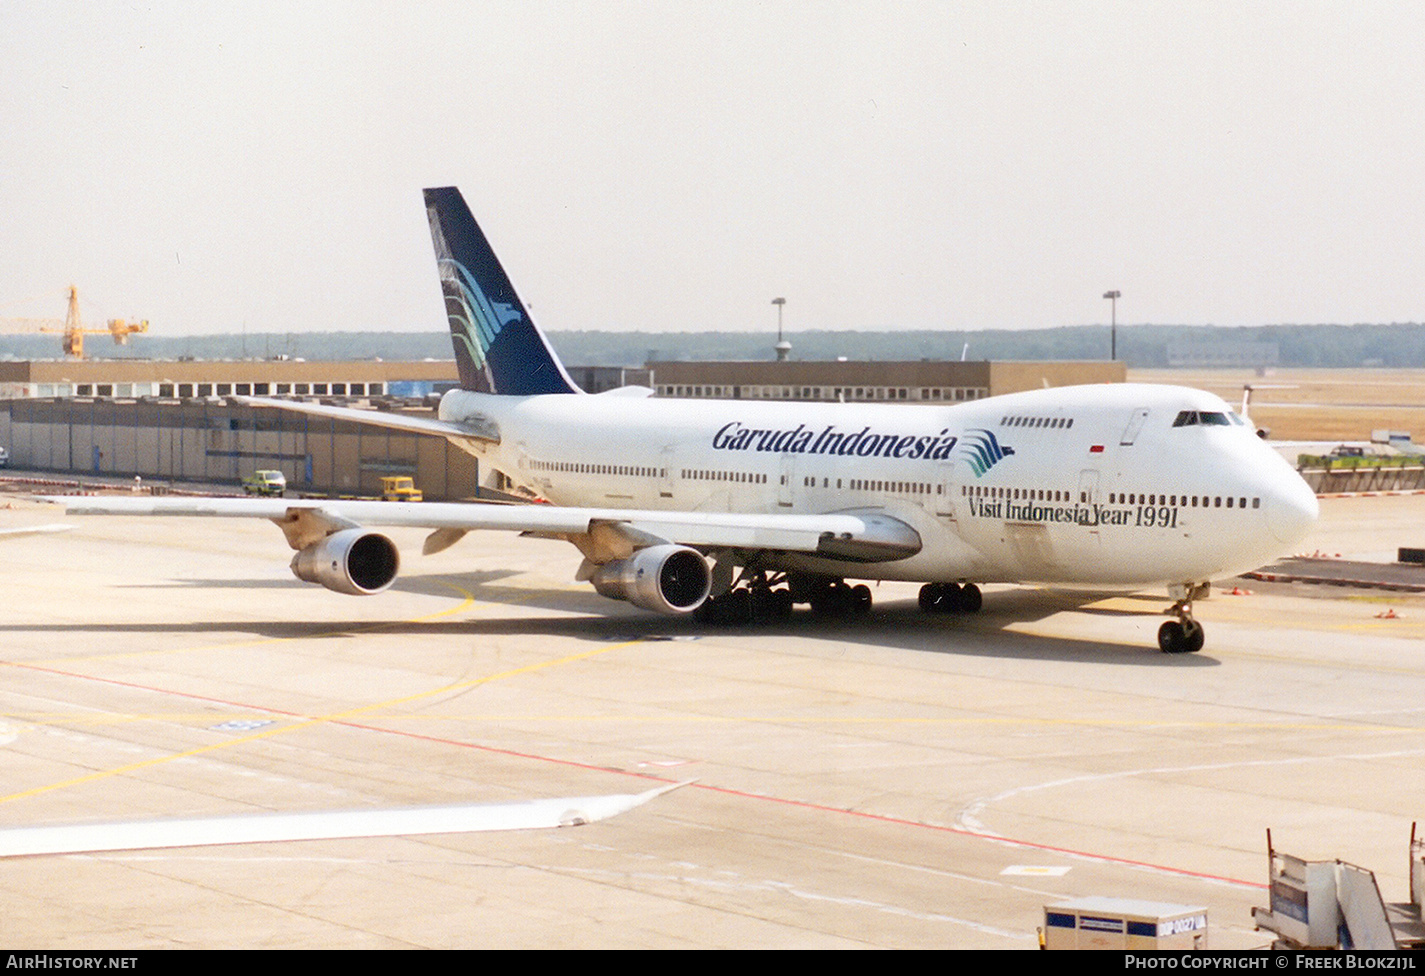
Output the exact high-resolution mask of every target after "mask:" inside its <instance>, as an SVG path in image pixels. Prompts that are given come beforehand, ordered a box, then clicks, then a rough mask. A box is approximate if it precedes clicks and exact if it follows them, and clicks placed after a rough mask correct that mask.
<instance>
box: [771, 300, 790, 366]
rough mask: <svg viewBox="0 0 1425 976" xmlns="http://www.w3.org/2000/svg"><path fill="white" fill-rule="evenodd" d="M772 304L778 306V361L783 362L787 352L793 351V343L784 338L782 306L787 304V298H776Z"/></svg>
mask: <svg viewBox="0 0 1425 976" xmlns="http://www.w3.org/2000/svg"><path fill="white" fill-rule="evenodd" d="M772 304H773V305H775V306H777V362H779V363H780V362H782V361H783V360H785V359H786V358H787V353H789V352H791V351H792V344H791V343H790V342H787V341H786V340H784V339H783V338H782V307H783V306H784V305H786V304H787V300H786V299H785V298H774V299H772Z"/></svg>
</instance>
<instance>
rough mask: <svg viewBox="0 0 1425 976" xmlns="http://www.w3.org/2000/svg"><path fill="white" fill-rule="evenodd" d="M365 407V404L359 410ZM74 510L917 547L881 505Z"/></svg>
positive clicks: (127, 506) (874, 551)
mask: <svg viewBox="0 0 1425 976" xmlns="http://www.w3.org/2000/svg"><path fill="white" fill-rule="evenodd" d="M362 412H365V411H362ZM49 500H50V501H52V502H56V503H58V504H62V505H64V506H65V510H66V512H67V513H68V514H72V515H170V516H171V515H193V516H208V517H219V518H265V519H271V520H272V521H274V522H276V523H277V524H278V526H279V527H281V528H282V530H283V531H284V532H285V533H286V535H287V541H288V543H289V544H290V545H291V546H292V548H293V549H303V548H305V547H306V546H308V545H310V544H311V543H312V542H314V541H317V540H319V539H321V538H323V537H324V536H326V535H328V534H330V533H331V532H333V531H337V530H338V529H342V528H350V527H355V526H409V527H415V528H427V529H433V530H435V531H434V532H433V533H432V535H431V537H430V538H429V539H427V542H426V547H425V551H426V553H427V554H429V553H432V552H439V551H440V550H441V549H444V548H446V547H448V546H449V545H452V544H453V543H454V542H456V541H458V540H459V539H460V537H461V536H462V535H464V534H465V533H466V532H470V531H474V530H477V529H503V530H505V531H512V532H523V533H529V534H532V535H541V536H552V537H556V538H567V537H573V536H593V537H597V536H599V535H600V534H601V533H602V534H603V535H605V536H609V535H610V534H611V535H612V536H616V537H617V538H618V539H619V540H622V543H621V544H622V545H623V546H624V547H627V548H632V549H637V548H642V547H644V546H647V545H656V544H659V543H665V542H668V543H677V544H679V545H684V546H693V547H697V548H704V549H762V550H780V551H786V552H801V553H812V554H815V555H820V556H827V557H831V558H837V559H851V560H857V561H863V562H880V561H885V560H891V559H904V558H906V557H908V556H913V555H915V554H916V553H917V552H919V551H920V548H921V539H920V535H919V533H917V532H916V531H915V530H914V529H913V528H911V527H910V526H909V525H906V524H905V523H904V522H902V521H900V520H899V519H895V518H891V517H890V516H888V515H885V514H882V513H880V512H876V511H861V512H843V513H836V514H828V515H776V514H772V515H766V514H738V513H732V512H669V511H659V510H630V509H616V508H610V509H601V508H565V507H559V506H554V505H498V504H486V503H479V502H381V501H339V500H326V499H284V498H175V497H171V496H168V497H164V496H160V497H142V496H141V497H123V496H116V497H104V496H99V495H91V496H57V497H52V498H50V499H49ZM609 541H610V542H611V543H612V544H613V545H614V546H615V547H618V546H619V545H620V543H619V542H618V541H615V540H613V539H610V540H609Z"/></svg>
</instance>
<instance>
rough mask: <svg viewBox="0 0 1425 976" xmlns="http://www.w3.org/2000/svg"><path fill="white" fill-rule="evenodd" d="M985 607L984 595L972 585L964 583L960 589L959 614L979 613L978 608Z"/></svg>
mask: <svg viewBox="0 0 1425 976" xmlns="http://www.w3.org/2000/svg"><path fill="white" fill-rule="evenodd" d="M984 605H985V597H984V594H982V593H981V592H980V588H979V587H978V586H976V585H975V584H974V583H966V584H965V585H964V586H962V587H960V612H961V613H979V612H980V607H982V606H984Z"/></svg>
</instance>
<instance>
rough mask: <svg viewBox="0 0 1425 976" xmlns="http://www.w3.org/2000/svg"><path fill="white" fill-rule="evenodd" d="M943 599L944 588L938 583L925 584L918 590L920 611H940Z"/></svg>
mask: <svg viewBox="0 0 1425 976" xmlns="http://www.w3.org/2000/svg"><path fill="white" fill-rule="evenodd" d="M944 599H945V587H944V586H943V585H942V584H940V583H926V584H925V585H924V586H922V587H921V588H920V609H922V610H924V611H925V612H926V613H934V612H935V611H937V610H939V609H940V604H941V602H942V601H943V600H944Z"/></svg>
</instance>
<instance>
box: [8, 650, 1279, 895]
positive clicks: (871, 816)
mask: <svg viewBox="0 0 1425 976" xmlns="http://www.w3.org/2000/svg"><path fill="white" fill-rule="evenodd" d="M6 663H8V664H9V666H10V667H16V668H26V669H28V670H31V671H40V672H43V673H46V674H53V675H58V676H60V677H66V678H78V679H80V680H83V681H98V682H101V683H103V684H110V685H117V686H119V687H121V688H131V689H134V690H136V691H147V692H151V693H154V694H159V695H171V696H174V697H177V698H187V699H191V700H193V701H202V702H211V703H213V704H217V705H225V706H227V707H229V708H237V709H245V710H248V711H254V712H267V713H269V714H272V715H284V716H288V717H291V718H296V719H316V718H319V716H312V715H308V714H304V713H301V712H290V711H286V710H285V709H280V708H271V707H268V706H264V705H249V704H247V703H245V702H235V701H229V700H227V699H224V698H214V697H212V696H210V695H198V694H194V693H192V692H187V691H174V690H172V689H168V688H155V687H153V686H151V685H141V684H137V683H135V682H132V681H120V680H119V679H117V678H102V677H99V676H97V675H88V674H78V673H76V672H73V671H63V670H60V669H59V668H49V667H45V666H43V665H38V664H26V663H23V662H14V661H11V662H6ZM322 721H325V722H326V723H327V724H329V725H340V726H344V727H346V728H351V729H359V730H362V731H365V732H376V733H380V734H383V735H396V736H402V737H405V738H408V739H416V740H418V741H423V742H431V743H436V744H439V745H448V746H454V747H456V748H460V749H472V750H475V751H477V752H483V753H489V754H491V755H496V756H507V757H509V758H512V759H527V760H530V761H533V762H542V763H552V764H554V765H557V766H567V767H570V768H572V769H582V770H587V771H590V772H599V773H612V774H614V775H617V776H631V777H633V778H635V779H641V780H646V781H649V782H655V783H678V782H682V781H681V780H679V779H675V778H673V777H670V776H656V775H653V774H652V773H644V772H639V771H636V770H630V769H619V768H618V767H614V766H600V765H598V764H596V763H587V762H580V761H579V760H576V759H561V758H558V757H556V756H541V755H538V754H536V753H530V752H520V751H518V750H515V749H501V748H499V747H497V746H488V745H481V744H479V743H477V742H464V741H461V740H459V739H449V738H445V737H444V736H436V735H425V734H423V733H420V732H409V731H403V730H401V729H390V728H385V727H382V726H379V725H368V724H365V723H362V722H353V721H349V720H345V719H325V720H322ZM689 787H691V788H693V789H699V790H705V791H707V792H709V793H719V794H722V795H724V796H733V797H738V798H740V799H745V800H760V801H762V802H766V803H776V804H778V805H781V806H785V807H793V808H798V809H802V810H811V811H814V812H817V813H832V814H840V815H842V816H850V817H857V818H859V819H861V820H870V821H874V822H877V823H883V824H890V825H892V826H897V827H914V828H919V829H922V830H933V831H937V832H939V833H945V834H954V835H956V836H959V837H969V838H973V839H976V840H983V841H989V842H991V843H996V844H1004V845H1007V846H1010V847H1022V848H1025V849H1027V850H1036V851H1044V852H1046V853H1051V854H1062V855H1064V856H1066V857H1075V858H1082V859H1085V860H1090V861H1097V862H1100V863H1103V864H1118V865H1123V866H1124V867H1134V868H1147V869H1149V870H1153V871H1158V872H1161V873H1163V874H1169V875H1174V876H1176V877H1182V878H1193V879H1197V880H1203V881H1216V882H1221V883H1224V884H1233V885H1240V886H1242V887H1247V888H1260V889H1263V890H1265V889H1266V888H1267V885H1264V884H1261V883H1259V882H1255V881H1243V880H1242V879H1240V878H1230V877H1227V876H1226V875H1219V874H1210V873H1207V872H1205V871H1190V870H1188V869H1187V868H1178V867H1172V866H1170V865H1166V864H1154V863H1153V862H1152V861H1139V860H1135V859H1133V858H1127V857H1115V856H1113V855H1111V854H1096V853H1094V852H1092V851H1080V850H1075V849H1074V848H1071V847H1060V846H1057V845H1054V844H1044V843H1040V842H1038V841H1031V840H1020V839H1017V838H1014V837H1005V836H1001V835H998V834H986V833H980V832H979V831H974V830H966V829H965V828H963V827H951V826H948V825H945V824H932V823H925V822H923V821H919V820H907V819H905V818H903V817H893V816H890V815H888V814H882V813H868V812H866V811H864V810H848V809H845V808H842V807H833V806H827V805H825V804H822V803H812V802H810V801H808V800H792V799H787V798H786V797H779V796H769V795H767V794H765V793H751V792H748V791H746V790H738V789H734V788H732V787H729V786H714V785H711V784H708V783H698V782H694V783H690V784H689Z"/></svg>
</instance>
